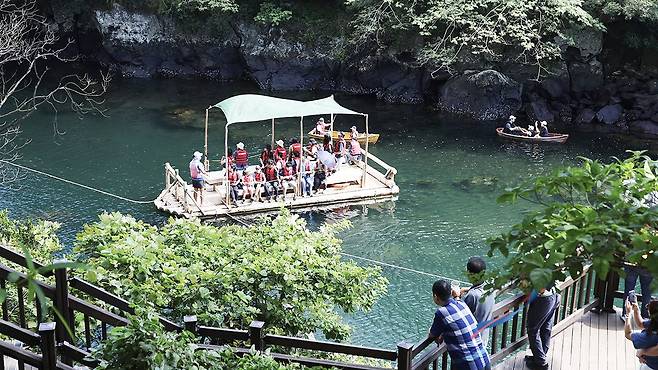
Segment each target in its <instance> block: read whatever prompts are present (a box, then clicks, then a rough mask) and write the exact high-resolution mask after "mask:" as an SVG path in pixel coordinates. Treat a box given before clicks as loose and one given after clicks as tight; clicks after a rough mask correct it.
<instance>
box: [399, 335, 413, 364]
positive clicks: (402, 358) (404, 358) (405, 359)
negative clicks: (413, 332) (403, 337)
mask: <svg viewBox="0 0 658 370" xmlns="http://www.w3.org/2000/svg"><path fill="white" fill-rule="evenodd" d="M413 348H414V345H413V344H411V343H407V342H405V341H402V342H400V343H398V370H411V360H413V358H412V356H411V351H412V350H413Z"/></svg>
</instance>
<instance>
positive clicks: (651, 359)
mask: <svg viewBox="0 0 658 370" xmlns="http://www.w3.org/2000/svg"><path fill="white" fill-rule="evenodd" d="M624 306H625V308H626V312H632V315H631V314H629V315H628V316H626V320H625V321H624V335H625V336H626V339H628V340H630V341H631V342H633V347H635V349H638V350H640V351H638V354H637V356H638V358H639V359H640V370H647V369H654V370H658V300H653V301H651V302H649V304H648V305H647V306H648V307H647V311H648V313H649V319H647V320H643V318H642V316H641V315H640V308H639V307H638V305H637V301H635V302H631V300H630V298H629V299H626V301H625V304H624ZM631 316H632V317H631ZM633 322H635V325H637V326H638V327H639V328H641V329H642V330H635V331H634V330H633Z"/></svg>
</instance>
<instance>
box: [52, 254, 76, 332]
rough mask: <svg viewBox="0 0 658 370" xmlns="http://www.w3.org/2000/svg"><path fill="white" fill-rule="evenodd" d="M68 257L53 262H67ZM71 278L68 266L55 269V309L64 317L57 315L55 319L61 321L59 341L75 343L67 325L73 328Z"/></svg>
mask: <svg viewBox="0 0 658 370" xmlns="http://www.w3.org/2000/svg"><path fill="white" fill-rule="evenodd" d="M66 262H68V261H67V260H66V259H59V260H55V261H53V263H66ZM68 298H69V279H68V271H67V269H66V268H62V269H57V270H55V309H56V310H57V311H58V312H59V314H60V315H61V317H62V319H63V322H60V321H62V319H60V317H59V315H55V319H56V320H55V321H56V322H58V323H59V325H57V333H56V334H57V341H58V342H69V343H73V338H70V335H69V333H68V331H67V330H66V328H67V327H69V328H71V330H73V325H72V323H71V316H70V315H71V311H70V310H69V299H68Z"/></svg>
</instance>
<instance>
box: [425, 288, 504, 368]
mask: <svg viewBox="0 0 658 370" xmlns="http://www.w3.org/2000/svg"><path fill="white" fill-rule="evenodd" d="M432 298H433V299H434V303H436V305H437V306H438V307H437V309H436V312H435V313H434V321H433V322H432V327H430V330H429V334H428V337H429V338H432V339H434V341H435V342H436V343H437V344H441V343H442V342H445V344H446V347H447V349H448V354H449V355H450V360H451V367H450V368H451V369H452V370H490V369H491V363H490V361H489V355H488V354H487V351H486V349H485V348H484V346H483V345H482V339H481V338H480V336H479V335H477V321H475V317H474V316H473V314H472V313H471V310H470V309H469V308H468V306H467V305H466V303H464V302H462V301H460V300H456V299H454V298H453V297H452V287H451V286H450V283H449V282H448V281H447V280H437V281H436V282H435V283H434V285H432Z"/></svg>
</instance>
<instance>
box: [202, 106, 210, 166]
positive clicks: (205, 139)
mask: <svg viewBox="0 0 658 370" xmlns="http://www.w3.org/2000/svg"><path fill="white" fill-rule="evenodd" d="M210 108H211V107H208V108H206V129H205V136H204V141H203V152H204V153H203V154H204V155H205V157H206V160H205V163H204V167H205V168H206V172H207V171H210V161H209V160H208V111H209V110H210Z"/></svg>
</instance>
